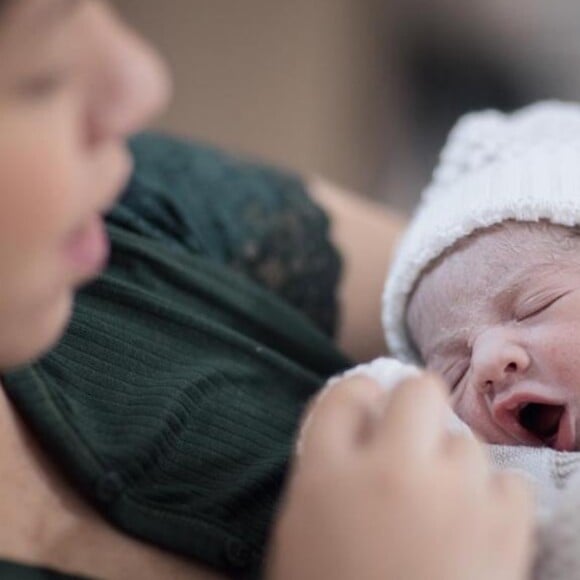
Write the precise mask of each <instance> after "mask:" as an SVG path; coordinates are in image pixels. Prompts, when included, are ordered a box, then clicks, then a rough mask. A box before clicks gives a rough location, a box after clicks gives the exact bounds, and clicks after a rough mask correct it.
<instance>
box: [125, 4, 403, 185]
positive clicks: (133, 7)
mask: <svg viewBox="0 0 580 580" xmlns="http://www.w3.org/2000/svg"><path fill="white" fill-rule="evenodd" d="M115 3H116V4H117V5H118V7H119V9H120V10H121V11H122V12H123V13H124V14H125V15H126V17H127V18H128V20H129V21H130V22H131V23H132V24H134V26H136V27H137V29H138V30H140V31H142V32H143V33H144V34H145V35H146V36H147V37H149V38H150V39H151V40H152V41H153V42H154V43H155V44H156V45H157V46H158V47H159V48H160V49H161V51H162V52H163V54H164V55H165V56H166V58H167V59H168V60H169V62H170V65H171V67H172V69H173V71H174V75H175V79H176V94H175V100H174V102H173V105H172V107H171V109H170V110H169V111H168V113H167V114H166V115H165V116H164V117H163V118H162V120H161V121H160V123H159V125H160V126H161V127H163V128H166V129H169V130H171V131H174V132H178V133H181V134H185V135H191V136H195V137H198V138H202V139H205V140H208V141H210V142H213V143H216V144H219V145H221V146H224V147H227V148H230V149H234V150H237V151H240V152H242V153H246V154H250V155H255V156H259V157H262V158H265V159H268V160H270V161H273V162H275V163H278V164H281V165H285V166H288V167H291V168H294V169H297V170H299V171H302V172H317V173H322V174H323V175H326V176H327V177H330V178H332V179H334V180H337V181H339V182H341V183H343V184H345V185H347V186H350V187H355V188H359V189H362V190H365V191H368V192H372V191H373V189H374V188H375V187H376V185H377V183H378V180H379V177H380V174H381V173H383V172H384V169H385V168H384V162H385V160H386V159H387V158H390V157H391V156H389V155H386V154H385V151H388V150H389V149H390V143H391V142H392V140H398V139H399V138H400V135H398V133H399V128H398V125H397V123H396V119H395V120H393V119H386V118H385V111H386V110H387V109H389V107H394V106H395V105H396V94H395V92H394V86H395V84H394V83H385V82H384V81H385V79H386V80H388V79H389V78H391V77H392V76H393V75H394V71H393V67H392V63H391V62H389V60H388V58H387V57H388V54H389V52H390V51H389V50H388V40H389V38H388V37H389V35H388V34H386V32H385V30H386V25H387V22H388V18H387V17H386V16H387V15H386V14H385V13H384V12H385V10H384V6H383V5H384V2H381V1H380V0H377V1H375V0H363V1H361V0H292V1H291V2H288V1H282V0H243V1H234V0H166V1H165V2H163V1H161V0H115ZM387 85H388V86H389V90H387V89H386V88H385V87H386V86H387Z"/></svg>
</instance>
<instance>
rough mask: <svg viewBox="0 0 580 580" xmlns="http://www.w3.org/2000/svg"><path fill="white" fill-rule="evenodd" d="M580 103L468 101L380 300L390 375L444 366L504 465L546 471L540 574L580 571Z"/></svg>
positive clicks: (454, 396) (379, 375)
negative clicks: (522, 105)
mask: <svg viewBox="0 0 580 580" xmlns="http://www.w3.org/2000/svg"><path fill="white" fill-rule="evenodd" d="M577 224H580V105H572V104H563V103H556V102H548V103H541V104H537V105H534V106H532V107H528V108H526V109H523V110H521V111H519V112H517V113H515V114H513V115H504V114H501V113H499V112H495V111H489V112H484V113H478V114H471V115H467V116H466V117H464V118H463V119H461V120H460V121H459V123H458V124H457V126H456V127H455V128H454V130H453V131H452V133H451V135H450V137H449V140H448V143H447V144H446V146H445V148H444V150H443V152H442V154H441V159H440V164H439V166H438V167H437V169H436V171H435V173H434V177H433V181H432V183H431V185H430V186H429V187H428V188H427V189H426V190H425V192H424V193H423V198H422V202H421V205H420V206H419V209H418V211H417V213H416V215H415V217H414V219H413V221H412V223H411V225H410V227H409V229H408V232H407V233H406V234H405V237H404V239H403V241H402V243H401V246H400V248H399V251H398V254H397V256H396V258H395V261H394V264H393V267H392V270H391V274H390V276H389V280H388V282H387V285H386V289H385V294H384V301H383V319H384V324H385V328H386V329H387V339H388V343H389V346H390V349H391V352H392V353H393V354H394V355H395V356H396V357H397V359H398V360H399V361H402V362H403V363H405V365H402V364H401V363H398V362H396V361H394V360H392V359H379V360H377V361H374V362H372V363H369V364H367V365H363V366H361V367H358V368H357V369H355V370H354V371H350V372H351V373H353V374H354V373H358V372H363V373H366V374H368V375H370V376H372V377H373V378H375V379H377V380H378V381H379V382H380V383H382V384H383V385H384V386H385V387H391V386H394V384H396V382H397V381H398V379H399V378H400V377H404V376H405V375H406V374H409V373H413V372H415V371H414V370H413V367H411V366H409V365H418V366H423V367H427V368H429V369H431V370H434V371H437V372H438V373H440V374H441V375H442V376H443V377H444V379H445V381H446V382H447V384H448V385H449V389H450V392H451V405H452V407H453V411H454V412H455V414H456V415H457V417H458V418H459V419H460V420H461V421H462V422H463V424H465V425H467V428H469V429H471V430H472V431H473V432H475V433H476V434H477V435H478V436H479V437H480V438H481V439H482V440H484V441H485V442H487V443H489V444H491V445H490V447H489V450H490V454H491V457H492V461H493V462H494V463H495V465H496V466H497V467H498V468H512V469H513V468H515V469H518V470H521V471H523V472H525V473H526V474H527V475H528V476H529V477H530V479H532V481H533V482H534V483H535V484H536V490H537V495H538V505H539V517H540V520H539V526H538V529H539V539H540V541H539V548H538V559H537V565H536V568H535V572H534V574H535V577H537V578H542V579H547V578H562V579H564V578H580V473H579V474H578V476H575V473H576V472H577V471H580V470H579V467H580V453H576V452H578V451H580V229H579V228H577Z"/></svg>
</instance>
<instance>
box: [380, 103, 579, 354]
mask: <svg viewBox="0 0 580 580" xmlns="http://www.w3.org/2000/svg"><path fill="white" fill-rule="evenodd" d="M543 219H545V220H548V221H550V222H553V223H555V224H560V225H564V226H573V225H575V224H578V223H580V105H578V104H568V103H561V102H556V101H549V102H543V103H538V104H535V105H532V106H529V107H526V108H525V109H522V110H520V111H517V112H516V113H512V114H504V113H501V112H499V111H484V112H480V113H470V114H468V115H465V116H464V117H462V118H461V119H460V120H459V121H458V122H457V124H456V125H455V127H454V128H453V130H452V131H451V133H450V135H449V138H448V140H447V143H446V145H445V147H444V148H443V151H442V152H441V155H440V160H439V164H438V166H437V167H436V169H435V171H434V173H433V179H432V181H431V183H430V185H429V186H428V187H427V188H426V189H425V190H424V191H423V193H422V196H421V202H420V204H419V207H418V209H417V211H416V214H415V216H414V218H413V220H412V222H411V224H410V226H409V228H408V230H407V232H406V233H405V235H404V237H403V239H402V240H401V243H400V246H399V248H398V251H397V255H396V256H395V259H394V262H393V264H392V268H391V271H390V273H389V277H388V279H387V283H386V285H385V291H384V293H383V325H384V328H385V332H386V338H387V342H388V344H389V348H390V350H391V352H392V353H393V354H394V355H395V356H397V357H398V358H400V359H401V360H403V361H405V362H413V363H420V362H421V357H420V355H419V353H418V352H417V351H416V349H415V348H414V347H413V343H412V341H411V338H410V335H409V332H408V327H407V324H406V310H407V306H408V301H409V298H410V294H411V292H412V291H413V290H414V287H415V285H416V283H417V282H418V280H419V278H420V276H421V274H422V273H423V271H424V270H425V269H426V268H427V267H428V266H429V264H431V263H432V262H433V261H434V260H436V259H437V258H438V257H439V256H440V255H441V254H442V253H443V252H444V251H445V250H447V249H448V248H450V247H452V246H453V245H454V244H455V243H456V242H458V241H459V240H461V239H463V238H465V237H466V236H469V235H470V234H472V233H473V232H475V231H476V230H480V229H483V228H487V227H490V226H492V225H494V224H498V223H501V222H503V221H505V220H517V221H526V222H535V221H539V220H543Z"/></svg>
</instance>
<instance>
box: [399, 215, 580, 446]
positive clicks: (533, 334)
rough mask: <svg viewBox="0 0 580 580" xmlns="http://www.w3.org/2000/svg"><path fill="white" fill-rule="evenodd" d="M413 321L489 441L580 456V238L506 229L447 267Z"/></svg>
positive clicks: (428, 355)
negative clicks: (572, 452) (579, 451)
mask: <svg viewBox="0 0 580 580" xmlns="http://www.w3.org/2000/svg"><path fill="white" fill-rule="evenodd" d="M408 323H409V327H410V330H411V334H412V336H413V339H414V341H415V344H416V346H417V348H418V350H419V352H420V353H421V355H422V357H423V360H424V362H425V364H426V366H427V367H428V368H430V369H433V370H435V371H437V372H439V373H441V374H442V375H443V377H444V378H445V380H446V382H447V383H448V384H449V386H450V388H451V390H452V395H451V398H452V404H453V408H454V410H455V412H456V413H457V414H458V415H459V416H460V417H461V418H462V419H463V421H465V422H466V423H467V424H468V425H470V427H471V428H472V429H473V430H474V431H475V432H476V433H478V434H479V435H480V436H481V437H482V438H483V439H484V440H486V441H488V442H489V443H502V444H511V445H533V446H541V445H547V446H550V447H553V448H554V449H558V450H566V451H571V450H579V449H580V238H578V237H575V236H574V234H573V233H572V231H571V230H568V229H566V228H563V227H559V226H553V225H548V224H522V223H513V222H511V223H505V224H503V225H501V226H496V227H494V228H491V229H489V230H486V231H484V232H482V233H480V234H477V235H476V236H475V237H474V238H472V239H470V240H468V241H467V242H464V243H463V244H461V245H460V246H459V247H458V248H457V249H455V250H454V251H453V252H451V253H450V254H449V255H447V256H446V257H444V258H442V259H441V260H439V261H438V263H437V264H436V265H435V266H434V267H433V268H431V269H430V270H429V271H428V272H427V273H425V274H424V276H423V277H422V279H421V281H420V283H419V285H418V287H417V289H416V291H415V292H414V294H413V297H412V300H411V303H410V305H409V311H408Z"/></svg>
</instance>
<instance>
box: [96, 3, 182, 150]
mask: <svg viewBox="0 0 580 580" xmlns="http://www.w3.org/2000/svg"><path fill="white" fill-rule="evenodd" d="M94 9H95V10H100V11H101V12H100V13H99V14H98V15H96V16H98V17H99V18H101V19H105V23H104V25H103V26H101V27H100V29H99V30H100V31H101V32H100V35H99V36H98V37H95V39H94V42H95V45H96V46H95V55H96V56H95V61H94V67H93V69H92V71H93V72H92V76H93V78H92V80H91V82H90V83H89V85H90V96H89V100H90V105H89V140H90V141H91V142H92V143H95V142H99V141H101V140H107V139H111V138H120V139H124V138H126V137H128V136H130V135H131V134H133V133H135V132H137V131H139V130H140V129H143V128H144V126H145V125H146V124H147V122H148V121H149V120H150V119H151V118H152V117H153V116H155V115H156V114H158V113H159V112H161V111H162V110H163V108H164V107H165V106H166V104H167V102H168V101H169V97H170V95H171V77H170V74H169V72H168V69H167V67H166V65H165V63H164V62H163V61H162V59H161V58H160V57H159V56H158V55H157V53H156V52H155V51H154V50H153V49H152V48H151V47H150V46H149V45H148V44H147V43H146V42H145V41H143V40H142V39H141V38H140V37H139V36H138V35H137V34H136V33H135V32H133V31H132V30H131V29H129V28H128V27H127V26H125V25H124V24H123V23H122V22H121V21H120V20H119V19H118V18H117V17H116V16H115V15H114V13H113V12H112V11H111V10H110V9H107V8H106V7H105V5H104V4H100V3H95V8H94Z"/></svg>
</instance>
